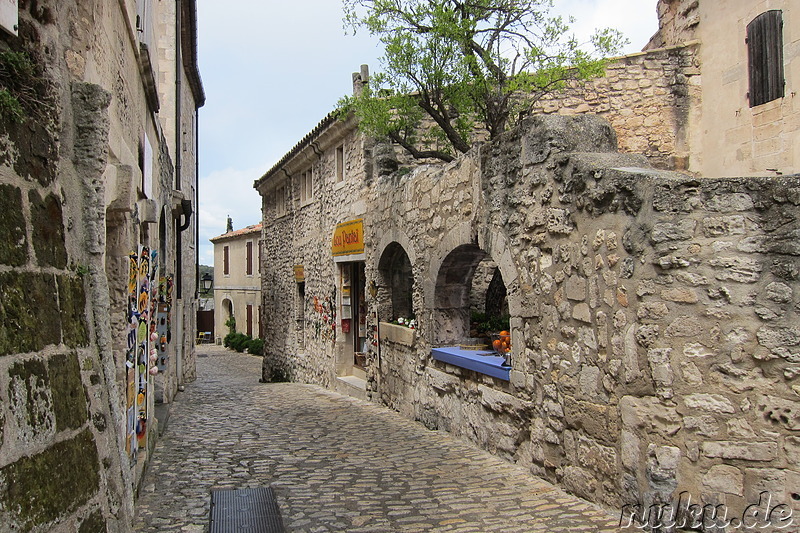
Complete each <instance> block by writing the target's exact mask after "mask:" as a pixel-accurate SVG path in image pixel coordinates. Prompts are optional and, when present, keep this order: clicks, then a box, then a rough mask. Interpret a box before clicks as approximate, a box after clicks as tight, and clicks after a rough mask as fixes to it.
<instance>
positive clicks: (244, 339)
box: [231, 333, 252, 352]
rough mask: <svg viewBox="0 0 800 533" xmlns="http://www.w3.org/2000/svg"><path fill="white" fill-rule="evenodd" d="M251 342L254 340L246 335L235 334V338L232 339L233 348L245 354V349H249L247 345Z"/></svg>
mask: <svg viewBox="0 0 800 533" xmlns="http://www.w3.org/2000/svg"><path fill="white" fill-rule="evenodd" d="M251 340H252V339H251V337H250V336H249V335H245V334H244V333H234V334H233V338H232V339H231V348H233V349H234V350H236V351H237V352H243V351H244V349H245V348H247V343H249V342H250V341H251Z"/></svg>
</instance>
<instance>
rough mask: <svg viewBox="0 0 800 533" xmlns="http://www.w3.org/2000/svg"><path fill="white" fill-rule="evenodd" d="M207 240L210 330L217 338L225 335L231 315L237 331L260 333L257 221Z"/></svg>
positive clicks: (249, 333)
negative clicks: (211, 287)
mask: <svg viewBox="0 0 800 533" xmlns="http://www.w3.org/2000/svg"><path fill="white" fill-rule="evenodd" d="M211 242H213V243H214V310H215V312H214V331H215V332H216V336H217V337H218V338H222V337H224V336H225V334H226V333H227V332H228V326H227V325H226V323H227V322H228V320H229V319H230V318H231V317H233V318H234V319H235V320H236V331H237V332H239V333H245V334H247V335H250V336H251V337H260V336H261V334H262V333H263V332H262V327H261V319H260V316H261V270H260V268H261V265H260V261H259V258H260V256H261V253H260V252H259V243H260V242H261V224H255V225H253V226H247V227H246V228H242V229H240V230H235V231H234V230H231V231H228V232H226V233H223V234H222V235H219V236H217V237H214V238H213V239H211ZM226 255H227V259H226ZM248 256H249V259H248ZM226 261H227V270H226ZM248 264H249V268H248ZM248 308H249V309H248ZM248 319H249V320H248Z"/></svg>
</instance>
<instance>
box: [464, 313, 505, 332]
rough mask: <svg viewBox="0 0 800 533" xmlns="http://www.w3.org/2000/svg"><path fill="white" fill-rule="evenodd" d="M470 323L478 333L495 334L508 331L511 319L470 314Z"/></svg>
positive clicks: (483, 314) (484, 314)
mask: <svg viewBox="0 0 800 533" xmlns="http://www.w3.org/2000/svg"><path fill="white" fill-rule="evenodd" d="M470 318H471V322H472V327H474V328H475V329H476V330H477V331H478V333H480V334H483V333H497V332H498V331H503V330H506V331H507V330H508V329H509V325H510V322H511V317H510V316H508V315H504V316H490V315H487V314H486V313H472V316H471V317H470Z"/></svg>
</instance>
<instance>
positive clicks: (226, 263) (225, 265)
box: [222, 246, 231, 276]
mask: <svg viewBox="0 0 800 533" xmlns="http://www.w3.org/2000/svg"><path fill="white" fill-rule="evenodd" d="M222 273H223V274H224V275H226V276H227V275H228V274H230V273H231V270H230V252H229V251H228V247H227V246H225V247H224V248H223V249H222Z"/></svg>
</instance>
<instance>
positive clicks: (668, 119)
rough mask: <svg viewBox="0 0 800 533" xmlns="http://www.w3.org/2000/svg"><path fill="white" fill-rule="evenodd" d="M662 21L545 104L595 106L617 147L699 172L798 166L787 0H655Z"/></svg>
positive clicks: (795, 38)
mask: <svg viewBox="0 0 800 533" xmlns="http://www.w3.org/2000/svg"><path fill="white" fill-rule="evenodd" d="M657 9H658V15H659V31H658V32H657V33H656V35H654V36H653V38H652V39H651V41H650V43H648V45H647V46H646V47H645V51H643V52H642V53H641V54H633V55H630V56H626V57H623V58H620V59H619V60H618V61H615V62H614V63H612V64H611V65H610V66H609V68H608V70H607V75H606V76H605V77H603V78H598V79H596V80H594V81H592V82H590V83H588V84H585V85H583V86H581V87H573V88H572V89H571V90H568V91H565V92H563V93H556V94H552V95H550V96H549V97H547V98H545V99H544V100H543V101H542V102H541V104H540V105H539V107H538V111H539V112H543V113H560V114H575V113H596V114H599V115H601V116H603V117H605V118H607V119H608V120H609V122H611V124H612V125H613V126H614V129H615V130H616V131H617V134H618V136H619V142H620V149H622V150H625V151H630V152H634V153H641V154H645V155H647V156H648V159H650V161H651V162H652V163H653V164H654V165H655V166H657V167H659V168H666V169H672V170H682V171H688V172H690V173H693V174H695V175H698V176H715V177H716V176H780V175H786V174H792V173H794V172H797V171H798V170H799V169H800V140H798V139H800V110H799V109H798V104H797V98H798V96H797V88H798V87H799V86H800V67H798V65H799V64H800V63H799V62H800V59H798V58H799V57H800V17H798V15H797V10H798V6H797V2H792V1H790V0H735V1H732V2H726V3H725V6H724V7H722V6H720V5H718V3H717V2H711V1H709V0H659V1H658V3H657Z"/></svg>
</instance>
